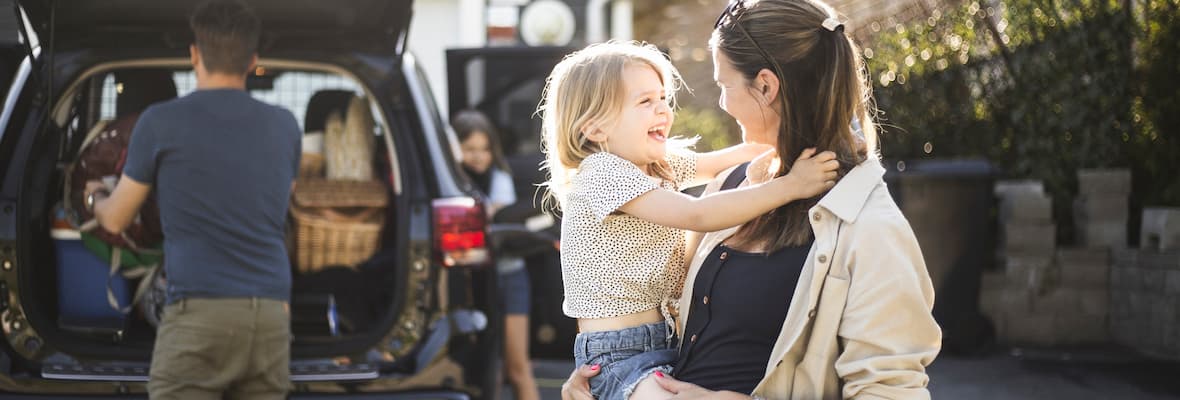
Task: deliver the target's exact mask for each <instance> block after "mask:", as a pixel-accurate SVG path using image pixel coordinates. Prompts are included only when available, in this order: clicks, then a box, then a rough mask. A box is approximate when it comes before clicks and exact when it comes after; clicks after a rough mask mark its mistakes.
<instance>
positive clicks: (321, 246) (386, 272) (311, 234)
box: [25, 60, 399, 354]
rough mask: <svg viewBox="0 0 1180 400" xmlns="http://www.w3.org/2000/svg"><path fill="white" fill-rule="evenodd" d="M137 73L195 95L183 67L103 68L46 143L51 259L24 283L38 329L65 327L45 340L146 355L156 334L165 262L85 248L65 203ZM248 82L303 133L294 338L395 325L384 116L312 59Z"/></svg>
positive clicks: (87, 79) (292, 219)
mask: <svg viewBox="0 0 1180 400" xmlns="http://www.w3.org/2000/svg"><path fill="white" fill-rule="evenodd" d="M178 61H179V60H178ZM132 68H135V71H138V73H139V75H152V76H155V77H157V79H158V78H159V77H163V79H164V81H159V80H157V81H156V82H155V83H154V84H149V86H152V87H161V86H168V85H174V86H175V92H176V95H177V96H184V95H186V94H188V93H190V92H192V91H193V90H196V79H195V76H194V73H193V71H192V70H191V68H188V67H186V66H185V65H184V64H179V63H178V64H175V65H172V64H168V65H148V66H134V67H131V66H126V65H120V66H118V67H116V68H103V67H98V68H96V69H93V70H92V71H91V72H89V73H85V74H83V75H84V77H83V78H81V79H80V80H78V81H77V82H73V83H71V84H70V86H68V87H69V89H67V92H66V93H67V95H66V96H63V97H62V98H63V99H64V100H63V101H62V102H61V103H60V104H58V105H57V107H56V108H55V109H54V114H53V116H52V118H53V120H54V122H55V123H54V124H51V126H56V127H60V128H56V129H54V128H51V129H50V133H51V134H53V135H57V137H58V138H59V139H58V140H55V141H53V140H51V141H49V142H50V144H49V145H48V146H46V147H48V148H45V149H43V150H45V151H46V155H47V157H48V158H51V159H52V160H54V163H53V165H54V167H53V169H52V173H51V178H50V179H47V180H45V181H46V182H51V183H49V186H48V187H47V188H45V193H46V194H45V195H44V199H43V203H44V208H42V210H43V212H44V213H45V219H44V220H45V223H46V224H45V225H44V226H42V227H40V229H35V230H36V231H39V232H40V233H39V234H36V235H34V239H33V241H34V243H33V248H34V249H39V250H36V251H37V254H53V255H54V257H53V258H48V257H45V258H41V259H40V260H39V261H38V262H39V263H40V264H41V265H39V266H37V267H36V268H35V269H34V271H33V273H32V274H31V276H29V277H28V280H29V281H31V285H30V286H26V287H31V288H33V289H32V290H33V291H34V292H35V293H34V296H35V298H36V299H37V301H35V302H29V303H27V306H26V311H27V313H28V314H29V316H28V317H29V318H30V319H34V318H40V319H42V323H41V324H38V325H39V326H55V327H57V328H58V331H56V332H41V333H42V335H44V336H45V337H46V339H47V340H51V338H53V337H55V336H56V338H57V339H64V340H68V341H70V342H73V343H78V344H80V345H83V347H86V348H98V349H106V350H107V351H108V353H109V352H111V351H114V352H115V353H120V352H139V353H140V354H143V352H146V351H150V348H151V343H152V341H153V340H154V337H155V325H156V324H157V323H158V320H159V312H160V310H162V308H163V302H164V296H163V291H162V287H163V282H164V281H166V279H167V276H166V274H162V273H157V272H155V271H156V270H157V269H158V268H157V269H152V270H150V271H148V272H146V273H143V272H140V273H133V272H131V269H129V268H126V267H119V268H112V267H110V265H112V264H118V263H120V262H123V260H120V261H119V262H111V261H110V257H106V258H104V257H102V256H101V254H100V253H96V252H95V251H94V250H93V249H92V247H95V245H94V244H93V243H90V244H89V247H87V246H82V245H79V244H80V243H79V237H80V235H81V234H80V232H79V230H80V228H83V227H82V226H81V225H82V223H83V222H85V221H78V220H77V219H78V218H77V213H76V212H75V210H73V209H72V207H71V205H70V202H68V201H65V202H63V201H62V199H63V197H64V196H65V195H66V194H67V193H69V191H70V187H78V185H79V184H78V183H76V182H70V179H69V174H68V173H67V172H68V171H69V170H70V169H71V168H75V167H77V165H76V164H77V163H76V161H77V157H78V155H79V153H80V151H81V150H82V149H83V148H84V146H85V145H87V144H88V141H87V136H91V137H93V136H94V135H95V134H98V135H102V134H105V133H102V130H103V129H106V127H107V126H108V125H106V124H108V123H110V122H111V121H113V120H115V119H116V118H117V117H121V116H123V115H124V114H127V113H128V112H131V111H132V110H128V109H127V108H128V107H135V105H134V101H133V99H130V98H129V97H131V96H134V93H137V92H138V93H142V92H141V91H137V90H131V89H132V86H131V85H132V82H133V80H131V79H129V78H128V76H129V75H132V74H130V73H129V71H130V70H131V69H132ZM149 81H150V80H149ZM134 84H135V85H143V84H145V82H144V81H143V80H142V79H140V80H139V81H136V83H134ZM247 86H248V90H249V92H250V93H251V94H252V95H253V96H254V97H255V98H257V99H259V100H261V101H264V102H267V103H270V104H275V105H279V106H282V107H284V108H286V109H288V110H290V111H291V112H292V113H293V114H294V115H295V116H296V119H297V120H299V122H300V124H301V127H302V128H303V131H304V132H305V134H304V140H303V150H304V156H303V159H302V160H301V166H300V176H299V179H298V180H297V184H296V190H295V192H294V193H293V195H292V206H291V208H292V211H291V212H290V213H289V214H288V235H287V236H288V238H287V239H288V250H289V253H290V255H291V264H292V265H291V270H292V276H293V291H292V300H291V303H292V330H293V333H294V340H295V343H294V345H295V346H299V345H300V344H301V343H313V344H325V343H327V344H330V343H332V342H334V341H339V340H343V339H347V338H348V337H350V336H353V335H358V334H365V333H371V332H373V331H375V330H381V329H382V328H387V327H382V326H376V325H377V324H378V323H377V322H374V321H387V320H390V318H386V317H387V314H389V313H391V312H392V311H393V310H392V309H391V306H390V305H391V304H392V303H393V302H392V301H391V296H392V293H390V292H391V291H390V290H388V288H390V287H395V286H394V282H395V280H396V279H397V275H396V273H395V271H396V266H395V265H394V262H393V260H395V259H396V258H395V257H393V255H392V254H391V252H392V251H393V245H392V243H394V241H393V240H392V239H393V236H394V235H396V231H397V229H395V228H393V227H395V226H396V225H394V224H393V222H394V216H395V213H394V212H392V205H393V204H394V202H393V201H392V199H393V197H394V196H397V195H398V194H399V193H397V185H396V183H397V182H396V180H397V179H396V175H395V171H397V169H396V167H395V166H394V163H395V162H396V160H395V158H394V157H393V156H392V154H394V153H393V152H392V146H393V144H392V141H393V140H392V138H391V137H390V135H388V126H389V124H387V123H386V122H385V121H383V120H382V115H384V114H383V113H381V112H377V111H379V110H378V108H377V107H379V105H378V104H377V102H375V101H372V100H371V97H370V96H369V94H368V92H367V90H366V89H365V88H362V87H361V86H360V85H359V84H358V83H357V82H356V80H355V79H352V78H350V77H349V76H348V75H347V74H344V73H342V72H340V71H338V70H332V69H328V68H315V66H313V65H291V66H281V67H268V68H258V69H257V71H256V72H255V73H254V74H253V75H251V76H250V77H249V79H248V83H247ZM141 106H143V107H146V106H148V104H142V105H141ZM120 108H123V109H120ZM96 127H97V129H96ZM332 135H357V136H358V137H361V138H363V139H365V140H361V141H360V142H362V143H368V144H367V147H361V148H352V149H347V150H348V152H350V153H348V152H346V154H344V155H343V156H335V155H334V154H333V152H337V151H343V150H342V149H340V148H339V147H340V146H343V145H338V146H337V147H338V148H332V147H331V146H333V144H334V143H343V142H342V141H340V140H334V139H332ZM333 157H336V158H337V159H339V158H340V157H347V158H348V159H349V160H355V159H358V158H359V159H361V160H367V161H368V162H363V163H362V164H363V165H360V166H355V165H349V166H345V167H341V166H335V168H336V169H337V170H340V169H341V168H354V169H358V170H359V171H361V172H363V173H362V174H361V176H367V177H369V179H367V180H353V179H330V178H329V177H328V176H326V175H325V170H328V171H332V170H333V167H334V166H333V165H331V163H332V161H330V160H332V159H333ZM325 164H329V165H325ZM141 218H142V216H141ZM96 229H102V228H96ZM83 242H85V241H84V240H83ZM145 247H147V246H145ZM157 249H158V247H157ZM110 251H111V254H113V253H116V252H119V250H118V248H114V249H111V250H110ZM145 251H150V249H149V250H145ZM124 254H125V253H124ZM124 265H125V264H124ZM25 290H30V289H25ZM116 305H117V306H116ZM53 341H56V340H53ZM126 354H131V353H126Z"/></svg>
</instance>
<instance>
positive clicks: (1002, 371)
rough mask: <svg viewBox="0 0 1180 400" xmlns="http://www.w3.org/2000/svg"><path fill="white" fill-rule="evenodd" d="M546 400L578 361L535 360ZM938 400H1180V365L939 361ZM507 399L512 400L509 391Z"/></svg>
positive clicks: (1060, 354) (1063, 355)
mask: <svg viewBox="0 0 1180 400" xmlns="http://www.w3.org/2000/svg"><path fill="white" fill-rule="evenodd" d="M533 367H534V369H535V371H536V375H537V383H538V386H540V389H541V397H542V398H543V399H544V400H558V399H560V398H561V393H560V388H561V383H562V382H564V381H565V379H566V377H568V376H569V373H570V371H571V370H572V368H573V360H553V359H543V360H533ZM928 372H929V374H930V392H931V394H932V397H933V398H935V399H962V400H976V399H979V400H983V399H988V400H990V399H1014V400H1022V399H1029V400H1047V399H1132V400H1138V399H1143V400H1156V399H1159V400H1163V399H1180V361H1167V360H1153V359H1149V358H1144V357H1141V356H1138V355H1133V354H1129V353H1126V352H1124V351H1121V350H1119V349H1097V350H1095V349H1083V350H1072V351H1071V350H1060V349H1048V350H1035V349H1007V350H1001V351H996V352H993V353H991V354H988V355H985V356H977V357H955V356H947V355H943V356H940V357H939V358H938V359H937V360H936V361H935V362H934V364H933V365H931V366H930V368H929V371H928ZM505 386H506V387H505V389H504V392H503V395H502V397H501V398H502V399H505V400H510V399H513V397H512V390H511V388H508V387H507V385H505Z"/></svg>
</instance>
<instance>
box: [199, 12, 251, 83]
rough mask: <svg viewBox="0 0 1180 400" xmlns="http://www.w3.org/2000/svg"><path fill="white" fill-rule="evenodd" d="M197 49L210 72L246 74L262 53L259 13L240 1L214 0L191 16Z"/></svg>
mask: <svg viewBox="0 0 1180 400" xmlns="http://www.w3.org/2000/svg"><path fill="white" fill-rule="evenodd" d="M189 26H190V27H191V28H192V30H193V35H194V36H195V39H196V44H197V49H199V50H200V51H201V59H202V61H203V62H204V64H205V69H207V70H209V72H219V73H226V74H245V73H246V72H248V71H247V70H248V69H249V68H250V61H251V60H252V59H253V57H254V55H255V54H256V53H257V52H258V36H259V34H260V32H261V30H262V27H261V23H260V22H259V21H258V16H256V15H254V11H253V10H251V9H250V7H249V6H247V5H246V4H244V3H242V2H241V1H237V0H211V1H207V2H205V3H202V4H201V5H200V6H197V9H196V10H195V11H193V15H192V17H191V18H190V19H189Z"/></svg>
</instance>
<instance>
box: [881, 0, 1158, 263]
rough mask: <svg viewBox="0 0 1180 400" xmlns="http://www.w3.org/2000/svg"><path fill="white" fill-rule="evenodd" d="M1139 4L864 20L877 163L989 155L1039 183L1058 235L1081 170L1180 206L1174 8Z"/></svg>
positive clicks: (1143, 197)
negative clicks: (878, 123)
mask: <svg viewBox="0 0 1180 400" xmlns="http://www.w3.org/2000/svg"><path fill="white" fill-rule="evenodd" d="M1145 1H1146V3H1138V4H1137V5H1131V3H1121V2H1112V1H1103V0H1097V1H1094V0H1040V1H1038V0H999V1H997V2H994V3H992V4H994V5H992V6H986V5H981V3H979V2H963V3H959V4H955V5H948V6H945V7H943V8H942V9H937V10H934V11H932V12H931V13H930V14H928V15H925V16H924V17H925V18H924V19H922V18H918V19H915V20H912V21H909V22H904V23H897V22H890V21H877V22H871V23H870V24H869V26H868V28H869V29H866V30H862V31H861V32H859V33H860V36H861V39H862V41H861V42H862V45H863V47H864V52H865V57H866V58H867V59H868V63H869V69H870V71H871V74H872V77H873V81H874V84H875V86H876V87H875V88H874V89H875V97H876V99H877V104H878V107H879V108H880V110H881V111H882V114H881V117H882V118H881V119H882V123H883V131H884V132H883V134H882V149H883V152H884V154H885V156H886V158H889V159H898V160H905V159H919V158H931V157H940V158H947V157H985V158H987V159H989V160H991V161H992V162H993V163H995V164H996V165H997V166H998V167H999V168H1000V170H1001V174H1002V176H1003V177H1011V178H1017V177H1019V178H1026V177H1027V178H1035V179H1041V180H1044V182H1045V185H1046V189H1047V190H1048V191H1049V192H1050V194H1052V195H1053V197H1054V199H1055V210H1056V213H1057V218H1056V219H1057V221H1058V224H1059V225H1060V226H1062V228H1063V232H1062V233H1064V234H1066V235H1065V237H1066V238H1068V237H1069V235H1068V234H1069V231H1070V223H1069V222H1070V221H1069V220H1070V216H1069V215H1070V214H1069V213H1070V210H1071V206H1070V201H1071V199H1072V198H1073V194H1074V193H1076V187H1077V182H1076V170H1077V169H1078V168H1095V167H1129V168H1131V169H1132V171H1133V176H1134V182H1133V183H1134V187H1135V193H1134V195H1133V196H1132V201H1133V203H1134V204H1136V205H1140V204H1147V205H1173V206H1177V205H1180V179H1176V176H1177V173H1176V171H1177V168H1180V165H1178V163H1180V140H1178V139H1177V136H1180V135H1178V133H1180V132H1177V130H1178V128H1177V127H1178V126H1180V120H1178V119H1180V23H1178V22H1180V21H1178V18H1177V15H1178V14H1180V11H1178V4H1180V3H1178V0H1145ZM1136 208H1138V207H1136ZM1066 241H1068V239H1067V240H1066Z"/></svg>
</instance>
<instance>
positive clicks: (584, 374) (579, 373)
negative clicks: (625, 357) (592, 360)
mask: <svg viewBox="0 0 1180 400" xmlns="http://www.w3.org/2000/svg"><path fill="white" fill-rule="evenodd" d="M599 372H601V368H599V366H598V365H583V366H581V367H578V369H575V370H574V372H573V373H570V378H569V379H567V380H566V381H565V383H563V384H561V400H594V396H593V395H591V394H590V378H591V377H593V376H595V375H598V373H599Z"/></svg>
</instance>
